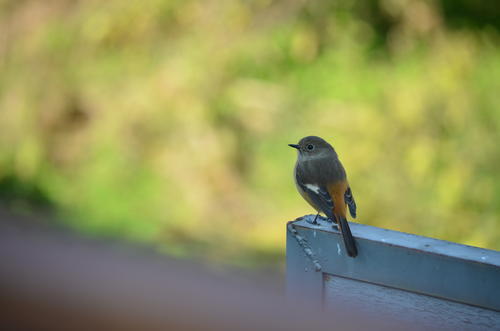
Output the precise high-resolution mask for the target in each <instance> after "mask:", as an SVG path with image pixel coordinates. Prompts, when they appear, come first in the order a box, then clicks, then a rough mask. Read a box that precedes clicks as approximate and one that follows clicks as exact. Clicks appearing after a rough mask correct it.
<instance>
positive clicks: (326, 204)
mask: <svg viewBox="0 0 500 331" xmlns="http://www.w3.org/2000/svg"><path fill="white" fill-rule="evenodd" d="M295 178H296V180H297V185H298V186H300V188H301V189H302V191H303V192H304V193H305V194H306V195H307V197H308V198H309V200H310V201H311V202H312V203H313V204H314V205H316V208H318V209H320V210H321V211H322V212H323V213H324V214H325V215H326V217H328V218H330V219H333V218H332V217H333V213H332V211H333V201H332V198H331V197H330V194H329V193H328V191H327V189H326V188H325V187H322V186H320V185H317V184H314V183H308V181H307V178H304V176H303V175H302V173H301V172H300V171H297V172H296V174H295Z"/></svg>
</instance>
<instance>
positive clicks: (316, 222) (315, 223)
mask: <svg viewBox="0 0 500 331" xmlns="http://www.w3.org/2000/svg"><path fill="white" fill-rule="evenodd" d="M318 216H319V213H317V214H316V217H315V218H314V220H313V222H312V224H314V225H318V224H319V223H318V221H317V219H318Z"/></svg>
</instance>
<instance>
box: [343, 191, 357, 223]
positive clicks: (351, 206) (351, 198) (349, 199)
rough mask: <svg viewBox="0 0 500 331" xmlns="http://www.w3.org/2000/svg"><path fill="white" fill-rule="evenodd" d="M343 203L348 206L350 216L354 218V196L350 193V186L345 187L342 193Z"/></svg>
mask: <svg viewBox="0 0 500 331" xmlns="http://www.w3.org/2000/svg"><path fill="white" fill-rule="evenodd" d="M344 199H345V203H346V204H347V206H348V207H349V212H350V213H351V216H352V218H356V201H354V196H353V195H352V191H351V187H348V188H347V191H345V194H344Z"/></svg>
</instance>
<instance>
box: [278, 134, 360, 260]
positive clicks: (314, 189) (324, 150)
mask: <svg viewBox="0 0 500 331" xmlns="http://www.w3.org/2000/svg"><path fill="white" fill-rule="evenodd" d="M288 146H290V147H293V148H296V149H297V150H298V157H297V162H296V163H295V170H294V177H295V185H296V186H297V190H298V191H299V193H300V195H302V197H303V198H304V199H305V200H306V201H307V202H308V203H309V204H310V205H311V206H312V207H313V208H314V209H316V211H317V212H318V214H317V215H316V217H315V218H314V221H313V223H314V224H318V223H317V221H316V219H317V218H318V216H319V214H320V213H321V212H322V213H324V214H325V215H326V216H327V217H328V218H329V219H330V220H332V222H334V223H335V224H337V225H338V228H339V230H340V233H341V234H342V239H343V241H344V245H345V248H346V250H347V254H348V255H349V256H350V257H356V255H358V250H357V248H356V243H355V241H354V238H353V236H352V233H351V229H350V228H349V223H348V222H347V219H346V214H347V207H349V212H350V214H351V216H352V217H353V218H356V202H355V201H354V197H353V195H352V191H351V188H350V186H349V183H348V182H347V176H346V172H345V169H344V167H343V166H342V163H340V160H339V158H338V156H337V153H336V152H335V149H333V147H332V145H330V144H329V143H327V142H326V141H325V140H323V139H322V138H320V137H316V136H308V137H304V138H302V139H301V140H300V141H299V143H298V144H289V145H288Z"/></svg>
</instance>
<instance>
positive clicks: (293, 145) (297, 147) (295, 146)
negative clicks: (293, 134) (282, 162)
mask: <svg viewBox="0 0 500 331" xmlns="http://www.w3.org/2000/svg"><path fill="white" fill-rule="evenodd" d="M288 146H290V147H293V148H296V149H299V148H300V146H299V145H297V144H288Z"/></svg>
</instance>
